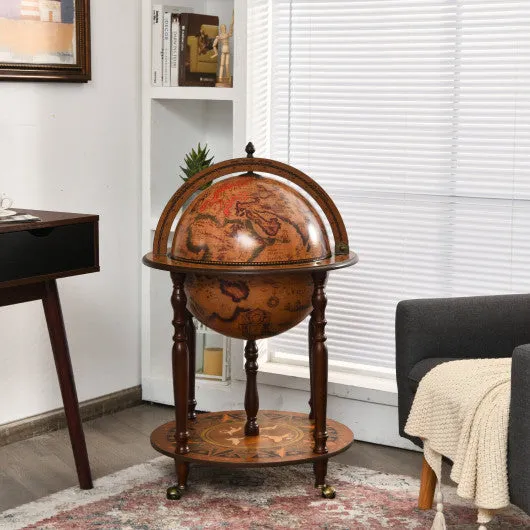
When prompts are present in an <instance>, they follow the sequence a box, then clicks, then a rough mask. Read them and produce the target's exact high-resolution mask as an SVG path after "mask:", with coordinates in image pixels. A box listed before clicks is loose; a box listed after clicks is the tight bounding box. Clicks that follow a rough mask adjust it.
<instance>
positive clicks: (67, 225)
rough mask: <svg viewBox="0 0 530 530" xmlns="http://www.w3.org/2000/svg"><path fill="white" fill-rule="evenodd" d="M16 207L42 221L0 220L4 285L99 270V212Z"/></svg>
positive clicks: (0, 271) (0, 277) (0, 266)
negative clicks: (1, 221) (0, 221)
mask: <svg viewBox="0 0 530 530" xmlns="http://www.w3.org/2000/svg"><path fill="white" fill-rule="evenodd" d="M15 211H16V212H17V213H21V214H22V213H28V214H31V215H36V216H37V217H39V218H40V219H42V221H38V222H32V223H5V224H1V223H0V282H1V287H2V288H5V287H10V286H17V287H19V286H20V285H23V284H30V283H35V282H37V281H45V280H52V279H57V278H64V277H67V276H77V275H80V274H87V273H90V272H97V271H99V248H98V247H99V243H98V240H99V234H98V219H99V218H98V216H97V215H85V214H73V213H62V212H48V211H42V210H27V209H20V208H16V209H15Z"/></svg>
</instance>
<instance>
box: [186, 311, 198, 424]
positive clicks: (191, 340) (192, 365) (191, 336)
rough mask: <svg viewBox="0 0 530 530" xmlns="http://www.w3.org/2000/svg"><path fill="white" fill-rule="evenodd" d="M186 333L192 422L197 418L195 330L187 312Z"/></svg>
mask: <svg viewBox="0 0 530 530" xmlns="http://www.w3.org/2000/svg"><path fill="white" fill-rule="evenodd" d="M186 315H187V320H186V333H187V334H188V352H189V357H188V358H189V376H190V381H189V388H188V396H189V397H188V420H192V421H193V420H194V419H195V418H196V417H197V413H196V412H195V409H196V407H197V400H196V399H195V371H196V357H195V356H196V352H195V344H196V339H197V337H196V330H195V325H194V324H193V315H192V314H191V313H190V312H189V311H187V312H186Z"/></svg>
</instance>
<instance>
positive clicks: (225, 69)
mask: <svg viewBox="0 0 530 530" xmlns="http://www.w3.org/2000/svg"><path fill="white" fill-rule="evenodd" d="M220 29H221V31H220V32H219V35H217V37H215V40H214V41H213V50H214V53H213V55H212V57H217V55H218V54H219V53H218V52H219V43H220V44H221V60H220V62H219V74H218V75H217V83H215V86H220V87H228V88H230V87H231V86H232V76H231V75H230V37H231V36H232V35H233V34H234V13H232V22H231V24H230V31H229V32H228V33H227V32H226V24H221V28H220Z"/></svg>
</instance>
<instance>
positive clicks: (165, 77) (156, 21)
mask: <svg viewBox="0 0 530 530" xmlns="http://www.w3.org/2000/svg"><path fill="white" fill-rule="evenodd" d="M184 11H186V12H193V9H191V8H189V7H180V6H170V5H163V4H155V5H153V7H152V27H151V84H152V86H156V87H161V86H166V87H167V86H177V85H178V75H177V73H178V65H177V64H173V68H174V72H175V73H174V75H173V81H172V80H171V68H172V57H173V56H174V55H175V56H176V61H178V58H179V47H178V42H179V33H180V24H179V16H180V13H182V12H184ZM175 32H176V34H175ZM173 46H176V47H175V48H173Z"/></svg>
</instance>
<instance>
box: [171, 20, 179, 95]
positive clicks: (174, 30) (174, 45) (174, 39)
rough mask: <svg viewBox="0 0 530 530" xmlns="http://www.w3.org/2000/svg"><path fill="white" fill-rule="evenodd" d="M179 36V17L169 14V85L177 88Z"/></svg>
mask: <svg viewBox="0 0 530 530" xmlns="http://www.w3.org/2000/svg"><path fill="white" fill-rule="evenodd" d="M179 35H180V16H179V15H178V14H177V13H172V14H171V58H170V72H169V85H170V86H178V84H179Z"/></svg>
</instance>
